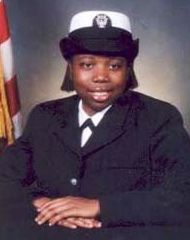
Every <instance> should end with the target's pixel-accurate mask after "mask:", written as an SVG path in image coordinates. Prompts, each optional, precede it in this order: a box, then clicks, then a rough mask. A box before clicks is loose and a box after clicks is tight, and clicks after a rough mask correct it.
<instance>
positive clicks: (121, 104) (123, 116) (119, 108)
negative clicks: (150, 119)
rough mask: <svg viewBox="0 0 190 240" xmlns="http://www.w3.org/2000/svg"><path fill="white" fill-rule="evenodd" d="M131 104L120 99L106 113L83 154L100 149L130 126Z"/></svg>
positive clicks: (125, 99)
mask: <svg viewBox="0 0 190 240" xmlns="http://www.w3.org/2000/svg"><path fill="white" fill-rule="evenodd" d="M129 109H130V104H129V103H128V100H127V98H126V96H125V98H122V99H119V100H118V101H117V102H116V103H115V104H114V105H113V106H112V107H111V108H110V109H109V110H108V112H107V113H106V114H105V116H104V117H103V119H102V121H101V122H100V124H99V125H98V126H97V128H96V130H95V131H94V132H93V134H92V136H91V137H90V139H89V140H88V142H87V143H86V144H85V146H84V147H83V150H82V153H83V156H85V155H87V154H89V153H91V152H93V151H96V150H98V149H99V148H101V147H103V146H105V145H107V144H108V143H110V142H112V141H114V140H115V139H116V138H118V137H119V136H121V135H122V134H123V133H124V132H125V131H126V130H127V129H128V128H129V126H130V124H131V117H130V116H129V112H130V111H129Z"/></svg>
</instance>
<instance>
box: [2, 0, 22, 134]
mask: <svg viewBox="0 0 190 240" xmlns="http://www.w3.org/2000/svg"><path fill="white" fill-rule="evenodd" d="M0 54H1V55H0V58H1V63H2V75H3V79H4V85H5V93H6V100H7V106H8V111H9V114H10V118H11V120H12V124H13V135H14V138H18V137H19V136H20V135H21V114H20V101H19V95H18V87H17V78H16V74H15V72H14V62H13V54H12V44H11V36H10V31H9V26H8V19H7V14H6V8H5V3H4V1H3V0H0ZM1 91H2V90H1ZM2 95H3V93H2V92H1V94H0V97H1V96H2ZM4 99H5V98H4ZM0 100H2V99H0ZM4 105H6V104H4ZM4 111H5V112H6V110H5V109H4ZM5 123H6V122H5Z"/></svg>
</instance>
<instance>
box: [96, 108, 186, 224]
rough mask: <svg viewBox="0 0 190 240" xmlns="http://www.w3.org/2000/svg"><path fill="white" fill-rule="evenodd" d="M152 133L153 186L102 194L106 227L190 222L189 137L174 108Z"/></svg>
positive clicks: (101, 199)
mask: <svg viewBox="0 0 190 240" xmlns="http://www.w3.org/2000/svg"><path fill="white" fill-rule="evenodd" d="M168 110H169V112H168V113H167V118H165V119H164V120H163V121H160V122H159V124H154V125H156V128H155V127H154V131H153V133H152V134H151V136H150V146H148V148H149V155H150V161H151V169H150V171H151V173H150V182H151V184H150V188H149V189H148V190H146V191H129V192H122V193H115V194H112V195H107V196H102V197H100V207H101V218H102V222H103V225H104V226H116V225H120V226H122V225H129V226H131V225H148V226H150V225H165V226H166V225H169V226H173V225H177V226H178V225H190V140H189V137H188V134H187V133H186V131H185V129H184V127H183V123H182V118H181V115H180V114H179V113H178V111H177V110H176V109H175V108H173V107H171V108H168Z"/></svg>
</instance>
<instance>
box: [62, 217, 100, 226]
mask: <svg viewBox="0 0 190 240" xmlns="http://www.w3.org/2000/svg"><path fill="white" fill-rule="evenodd" d="M58 225H60V226H64V227H65V226H66V227H67V226H68V225H70V226H71V225H72V228H77V227H83V228H100V227H101V222H99V221H97V220H95V219H86V218H67V219H63V220H60V221H59V222H58ZM74 226H75V227H74Z"/></svg>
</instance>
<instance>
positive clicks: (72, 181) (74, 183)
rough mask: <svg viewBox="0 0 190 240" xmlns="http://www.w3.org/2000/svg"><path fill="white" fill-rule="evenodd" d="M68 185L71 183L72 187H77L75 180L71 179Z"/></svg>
mask: <svg viewBox="0 0 190 240" xmlns="http://www.w3.org/2000/svg"><path fill="white" fill-rule="evenodd" d="M70 183H71V184H72V185H73V186H76V185H77V179H76V178H71V180H70Z"/></svg>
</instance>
